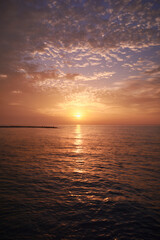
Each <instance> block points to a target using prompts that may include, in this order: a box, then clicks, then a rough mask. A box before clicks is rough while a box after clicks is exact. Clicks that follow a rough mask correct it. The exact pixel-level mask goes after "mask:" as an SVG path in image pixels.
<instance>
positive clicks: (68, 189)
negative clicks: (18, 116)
mask: <svg viewBox="0 0 160 240" xmlns="http://www.w3.org/2000/svg"><path fill="white" fill-rule="evenodd" d="M0 148H1V149H0V238H1V239H2V240H159V239H160V126H111V125H107V126H102V125H101V126H91V125H90V126H85V125H75V126H58V128H53V129H45V128H42V129H34V128H29V129H27V128H26V129H25V128H1V129H0Z"/></svg>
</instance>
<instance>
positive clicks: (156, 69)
mask: <svg viewBox="0 0 160 240" xmlns="http://www.w3.org/2000/svg"><path fill="white" fill-rule="evenodd" d="M145 73H147V74H155V73H156V74H157V73H160V66H158V67H155V68H153V69H151V70H147V71H146V72H145Z"/></svg>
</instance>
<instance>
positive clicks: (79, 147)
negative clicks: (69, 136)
mask: <svg viewBox="0 0 160 240" xmlns="http://www.w3.org/2000/svg"><path fill="white" fill-rule="evenodd" d="M75 133H76V137H75V142H74V145H75V152H76V153H81V152H82V142H83V141H82V134H81V125H76V129H75Z"/></svg>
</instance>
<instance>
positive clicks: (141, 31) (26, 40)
mask: <svg viewBox="0 0 160 240" xmlns="http://www.w3.org/2000/svg"><path fill="white" fill-rule="evenodd" d="M156 3H157V2H156V1H154V0H153V1H152V2H145V1H144V2H142V1H132V0H128V1H119V0H115V1H110V0H108V1H90V0H88V1H80V0H79V1H76V2H74V1H73V2H72V1H65V2H64V1H56V0H55V1H50V0H46V1H36V0H33V1H18V0H6V1H4V0H2V1H0V9H1V14H0V16H1V17H0V22H1V40H0V46H1V47H0V48H1V49H0V50H1V56H0V66H1V67H0V72H1V74H5V73H7V72H8V71H16V70H17V69H18V68H20V67H21V66H24V65H27V63H28V64H29V62H31V60H32V61H33V62H34V61H35V58H37V61H39V64H38V62H36V64H37V65H38V66H37V65H35V68H36V67H37V68H39V65H40V60H41V59H46V60H47V59H48V58H61V59H62V57H60V53H63V51H66V50H67V51H69V49H74V48H77V47H79V48H81V49H83V47H88V48H89V49H90V50H91V51H93V50H94V51H99V52H101V53H103V52H106V51H109V50H114V49H119V48H120V47H122V48H131V49H134V48H143V47H148V46H156V45H158V44H159V33H158V29H159V11H158V9H157V8H156V7H155V6H156ZM57 49H58V50H59V51H58V52H57ZM61 56H62V55H61ZM112 56H113V54H112ZM114 57H116V59H117V61H121V58H119V57H118V56H116V55H115V56H114ZM27 59H30V60H27ZM38 59H39V60H38ZM59 60H60V59H59ZM33 62H32V63H33ZM85 66H86V65H85ZM79 67H82V66H80V65H79ZM46 68H47V65H46Z"/></svg>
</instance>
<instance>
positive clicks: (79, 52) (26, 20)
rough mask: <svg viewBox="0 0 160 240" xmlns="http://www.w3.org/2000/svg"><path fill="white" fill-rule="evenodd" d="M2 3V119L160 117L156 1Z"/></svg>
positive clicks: (132, 120)
mask: <svg viewBox="0 0 160 240" xmlns="http://www.w3.org/2000/svg"><path fill="white" fill-rule="evenodd" d="M0 9H1V14H0V16H1V17H0V18H1V21H0V24H1V39H0V49H1V55H0V124H1V125H8V124H9V125H10V124H11V125H17V124H18V125H25V124H26V125H39V124H40V125H41V124H42V125H58V124H160V110H159V103H160V101H159V95H160V81H159V77H160V67H159V53H160V46H159V26H160V24H159V8H158V6H157V1H132V0H128V1H122V0H121V1H119V0H115V1H110V0H107V1H103V0H102V1H89V0H88V1H87V0H86V1H80V0H79V1H64V2H63V4H62V2H61V1H49V0H44V1H39V2H38V1H33V2H30V1H29V2H28V1H18V0H14V1H2V2H1V3H0ZM76 115H79V117H76Z"/></svg>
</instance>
